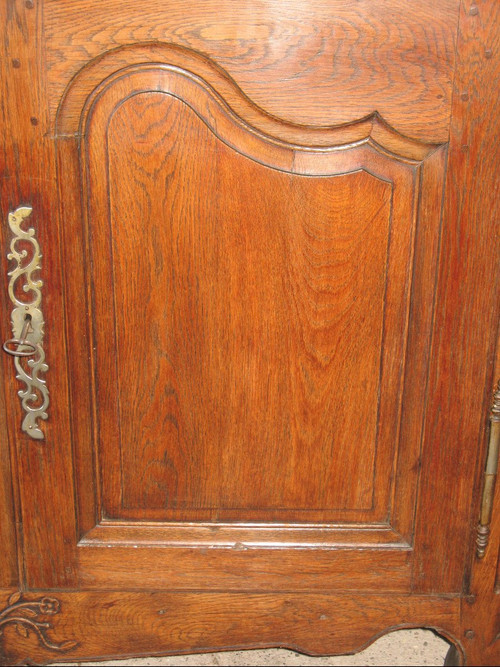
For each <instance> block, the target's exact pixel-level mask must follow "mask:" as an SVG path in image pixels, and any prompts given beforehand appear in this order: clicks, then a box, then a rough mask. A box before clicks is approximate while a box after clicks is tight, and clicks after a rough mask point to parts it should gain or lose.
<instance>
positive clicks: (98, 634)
mask: <svg viewBox="0 0 500 667" xmlns="http://www.w3.org/2000/svg"><path fill="white" fill-rule="evenodd" d="M57 597H58V599H59V600H60V602H61V611H60V613H59V614H58V616H57V623H55V622H54V625H55V628H54V632H56V633H57V635H58V636H64V637H67V638H68V639H72V640H74V641H77V642H78V645H77V646H76V647H75V648H74V649H73V650H71V651H69V652H67V653H66V654H65V655H64V656H61V655H58V654H56V653H54V652H50V651H47V650H44V649H43V648H41V647H39V646H38V645H37V643H36V640H34V639H33V638H28V639H23V638H22V637H19V636H17V637H16V635H15V631H13V630H12V629H11V630H10V631H7V630H6V637H5V644H4V654H3V655H4V661H5V662H4V664H20V662H19V661H20V660H23V659H24V660H26V658H29V659H30V661H31V662H35V663H36V664H46V663H47V662H58V661H60V662H64V663H68V662H72V661H78V660H84V659H87V660H88V659H90V660H92V659H93V658H94V657H95V656H97V655H99V656H103V657H105V658H109V659H111V658H113V657H118V656H119V657H124V658H125V657H127V656H132V655H134V656H150V655H162V654H163V655H165V654H168V653H176V652H182V651H184V648H185V646H186V644H187V643H188V644H189V646H191V647H192V648H193V651H194V652H203V651H216V650H218V649H224V648H225V649H244V648H266V647H270V646H283V647H287V648H291V649H294V650H298V651H304V652H307V653H311V654H313V655H322V654H337V653H338V654H344V653H350V652H353V651H358V650H361V649H363V648H365V647H366V646H368V645H369V644H370V643H371V642H373V641H374V640H375V639H377V638H378V637H379V636H381V635H382V634H384V633H386V632H388V631H391V630H396V629H398V628H404V627H405V628H408V627H421V626H423V625H427V626H428V627H429V625H430V626H431V627H433V628H435V629H436V630H438V632H440V633H441V634H442V635H444V636H445V637H449V636H450V635H451V636H452V637H453V632H454V630H453V628H454V627H455V625H456V622H457V618H458V616H459V601H458V599H456V598H455V599H453V598H448V599H446V598H440V597H437V596H436V597H432V596H420V597H418V596H414V597H410V596H402V595H395V596H394V597H393V603H392V605H391V607H388V605H387V598H385V597H382V596H381V595H358V596H356V595H352V596H346V595H331V594H322V593H309V594H306V595H304V593H300V594H297V593H290V592H289V593H282V594H280V595H276V594H271V595H270V594H269V593H252V594H250V593H243V594H237V593H211V594H207V593H176V592H170V593H167V592H165V591H157V592H152V593H150V594H147V595H146V594H144V593H133V592H128V593H127V592H123V593H117V592H81V593H72V592H59V593H57ZM381 608H382V609H384V610H385V613H384V617H383V620H382V619H381V616H380V609H381ZM360 610H362V615H361V618H362V621H361V622H360V621H359V619H360ZM227 617H230V618H231V627H230V628H229V629H228V627H227V625H226V623H225V619H226V618H227ZM340 619H343V621H342V626H343V623H345V630H344V629H343V627H342V630H340V625H339V622H340ZM55 620H56V619H54V621H55ZM311 628H313V629H314V631H311ZM89 629H92V632H89ZM9 660H10V662H9Z"/></svg>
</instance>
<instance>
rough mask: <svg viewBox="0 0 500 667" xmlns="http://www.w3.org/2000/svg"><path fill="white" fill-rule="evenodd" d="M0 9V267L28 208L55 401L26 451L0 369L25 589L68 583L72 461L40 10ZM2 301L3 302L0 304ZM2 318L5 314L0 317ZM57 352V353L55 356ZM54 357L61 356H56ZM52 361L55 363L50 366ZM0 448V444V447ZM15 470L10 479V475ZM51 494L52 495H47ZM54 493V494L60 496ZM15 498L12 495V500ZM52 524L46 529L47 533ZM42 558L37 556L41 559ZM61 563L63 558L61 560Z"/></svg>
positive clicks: (16, 5)
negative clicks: (38, 256)
mask: <svg viewBox="0 0 500 667" xmlns="http://www.w3.org/2000/svg"><path fill="white" fill-rule="evenodd" d="M1 4H2V15H1V18H2V26H3V42H4V46H5V49H6V54H7V57H6V58H5V60H4V63H5V64H6V68H7V69H5V70H4V69H3V70H2V96H1V97H2V101H1V105H2V122H3V123H4V126H3V127H2V132H1V134H2V138H3V141H2V144H3V151H2V158H3V159H4V160H5V162H4V163H3V164H2V179H1V180H0V187H1V188H2V191H1V195H2V197H1V214H2V221H1V225H2V228H3V229H2V252H1V256H2V264H3V266H4V267H5V264H4V261H5V260H4V259H3V258H5V257H6V255H7V249H8V242H9V240H10V239H9V238H8V235H7V234H5V232H6V231H7V230H6V229H5V225H6V220H7V214H8V212H9V210H13V209H14V208H16V207H17V206H19V205H21V204H26V205H30V206H32V208H33V211H34V212H33V222H34V225H35V226H36V228H37V235H38V239H39V242H40V245H41V247H42V248H43V255H44V257H43V271H44V281H45V282H46V285H50V290H48V291H47V294H46V295H44V315H45V318H46V322H47V323H48V326H47V328H46V335H45V342H46V357H47V360H48V363H49V364H50V365H51V381H52V382H53V383H54V386H57V387H58V398H57V400H56V401H55V405H54V406H53V408H52V410H53V411H52V417H51V420H50V423H48V422H47V423H46V425H45V426H46V441H45V444H44V446H43V448H42V447H41V446H35V447H33V446H30V445H32V443H31V442H27V440H29V438H26V437H24V436H23V434H22V433H21V432H20V431H19V424H20V423H21V419H22V415H21V410H20V402H19V397H18V396H17V390H18V389H19V384H18V382H17V381H16V380H15V374H14V372H13V366H12V360H11V359H5V357H6V355H4V354H3V353H2V364H3V371H4V377H5V396H6V402H7V405H6V408H7V411H6V414H5V415H3V418H5V419H6V424H7V427H8V429H9V441H10V443H12V445H13V448H14V450H15V451H14V452H13V465H12V469H13V471H14V476H15V477H14V484H13V486H14V490H16V488H17V485H19V486H18V488H19V495H18V496H17V494H15V500H16V501H17V507H16V519H17V520H18V521H19V524H20V525H23V524H24V525H25V526H29V527H30V528H29V530H27V531H26V532H25V534H24V536H23V538H22V542H21V543H22V545H23V556H24V569H25V573H24V574H23V575H22V576H25V577H26V581H27V582H28V583H32V582H34V581H37V580H38V581H40V580H41V581H46V582H49V581H50V582H51V584H50V585H64V584H68V582H69V581H71V563H72V561H71V555H72V548H71V547H70V541H69V536H70V535H71V536H73V535H74V534H75V517H74V514H73V513H72V512H67V513H66V512H61V511H60V508H61V498H72V496H73V486H72V477H73V474H72V459H71V445H70V440H69V438H68V401H67V394H66V392H65V390H66V387H67V373H66V368H65V364H64V350H65V344H66V343H65V337H64V326H63V325H62V324H61V319H62V318H61V313H62V309H61V304H60V300H59V299H60V294H61V292H62V288H61V264H60V261H59V257H58V247H57V218H56V217H55V216H54V214H53V208H52V207H53V206H54V202H55V198H54V193H53V190H52V188H53V187H54V185H55V169H54V167H55V161H54V146H53V144H52V143H51V142H50V141H48V140H46V139H44V136H45V134H46V132H47V129H48V126H47V119H48V115H47V106H46V104H45V101H46V100H45V97H44V94H43V90H45V86H44V84H43V68H41V67H40V57H41V53H40V32H41V7H40V6H39V4H37V5H36V6H34V7H33V8H32V9H28V8H26V7H25V6H24V4H23V3H21V2H18V1H16V0H8V2H5V3H1ZM1 273H2V283H3V285H4V286H5V287H4V290H5V291H4V298H5V295H6V294H7V291H6V290H7V273H6V271H5V270H2V272H1ZM4 303H5V302H4ZM4 312H8V311H4ZM1 322H2V333H3V340H5V339H6V338H8V337H9V335H8V334H7V331H8V328H9V326H10V323H9V317H8V316H7V315H6V316H5V317H2V318H1ZM61 351H62V352H63V354H62V355H61V354H60V353H61ZM61 357H62V358H61ZM55 359H60V361H59V362H58V363H57V364H55V363H54V364H52V363H51V361H52V360H55ZM2 446H5V445H4V443H2ZM16 471H17V474H16ZM55 490H57V491H55ZM58 494H61V495H60V496H59V495H58ZM16 496H17V497H16ZM47 526H52V528H53V530H48V529H47ZM43 552H45V553H47V554H50V556H49V557H48V558H44V559H42V558H40V554H41V553H43ZM68 557H69V560H68Z"/></svg>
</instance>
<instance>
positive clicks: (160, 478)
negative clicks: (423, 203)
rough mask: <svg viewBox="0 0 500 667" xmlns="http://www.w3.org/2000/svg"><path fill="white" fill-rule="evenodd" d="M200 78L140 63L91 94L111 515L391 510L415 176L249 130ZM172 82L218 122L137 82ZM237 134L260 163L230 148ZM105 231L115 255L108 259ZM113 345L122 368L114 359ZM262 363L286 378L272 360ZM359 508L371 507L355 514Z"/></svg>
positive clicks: (383, 162) (101, 386) (376, 161)
mask: <svg viewBox="0 0 500 667" xmlns="http://www.w3.org/2000/svg"><path fill="white" fill-rule="evenodd" d="M191 78H192V77H191V76H189V77H187V80H186V77H185V75H184V74H183V73H182V72H179V71H173V70H165V69H164V68H158V69H157V70H155V69H154V68H152V67H149V68H141V69H138V70H131V73H130V75H128V74H124V75H122V76H121V77H120V79H117V80H116V83H110V84H109V90H110V91H111V92H106V91H105V90H101V92H100V93H99V98H97V102H95V103H94V104H93V105H92V106H89V105H87V106H88V108H91V109H92V112H91V115H90V116H89V120H88V121H87V129H85V130H84V131H85V134H86V135H88V138H87V139H86V142H88V149H87V152H88V155H89V160H90V161H89V166H88V174H89V176H88V182H89V185H88V187H90V188H91V191H92V197H93V199H89V201H91V202H94V201H95V203H92V204H91V208H90V217H89V224H91V225H92V221H93V220H96V221H97V220H99V221H101V220H103V219H104V218H105V217H109V227H105V226H104V225H101V224H99V225H97V226H96V227H95V228H92V229H91V232H90V235H91V239H92V240H91V245H92V247H93V248H95V250H93V251H92V252H93V266H94V267H99V268H98V270H97V271H96V273H95V278H94V281H97V282H94V295H95V301H96V308H97V311H96V318H97V319H96V322H98V326H96V325H94V328H95V332H96V333H95V336H96V345H97V365H96V373H97V383H98V384H97V388H98V392H99V393H98V401H99V405H100V406H101V407H102V410H101V412H100V421H101V426H100V429H101V436H100V438H101V445H100V447H101V462H102V476H103V483H104V493H105V496H106V500H105V510H104V511H105V515H106V516H111V517H113V516H115V517H116V516H121V517H129V518H146V517H149V518H155V519H159V518H163V519H172V518H181V517H183V518H189V519H196V518H197V519H209V518H212V519H213V518H215V517H219V518H222V519H224V518H226V519H233V520H234V519H235V518H240V517H241V518H243V517H244V518H245V519H246V520H251V519H252V518H254V519H263V518H266V517H267V518H268V519H270V518H272V519H273V520H276V519H279V518H282V517H280V514H278V513H277V510H285V509H288V510H292V511H293V510H295V509H296V511H295V512H294V513H293V514H290V513H288V515H287V516H288V517H289V518H290V519H292V517H293V519H294V520H298V519H300V517H301V516H302V518H304V516H306V515H304V513H303V512H304V511H311V510H316V511H315V512H312V513H309V514H308V515H307V520H312V521H317V520H320V521H321V520H325V519H326V518H327V516H331V517H332V518H333V517H335V516H336V517H337V518H340V516H343V517H344V518H347V517H349V516H351V515H350V514H348V513H346V512H344V513H343V514H339V512H337V513H336V514H333V515H331V514H325V512H324V511H323V512H321V511H318V510H329V509H337V510H349V509H351V510H352V509H354V510H356V509H362V508H363V507H364V508H365V509H367V510H370V509H372V505H373V503H375V505H374V509H375V515H374V516H373V514H372V515H371V516H372V519H371V520H373V518H376V517H377V514H378V517H379V520H384V519H386V517H387V513H388V507H387V502H388V498H389V493H390V489H389V488H388V487H387V483H386V480H387V478H388V477H389V475H390V470H391V467H392V465H393V462H392V458H393V451H394V449H393V447H394V444H393V443H394V440H395V432H394V428H397V419H396V416H397V414H398V411H399V410H400V408H399V407H398V405H399V404H398V403H394V400H393V399H392V398H391V397H394V396H398V387H399V386H400V377H401V369H402V365H401V363H400V362H398V361H397V360H398V359H401V358H402V357H404V352H403V349H404V337H405V331H406V326H407V325H406V321H407V318H408V303H407V298H408V296H407V295H408V293H409V292H408V290H409V284H410V283H409V281H410V279H411V278H410V274H409V272H408V265H409V264H410V258H411V255H412V252H413V250H412V243H413V241H412V238H413V236H414V234H415V228H414V224H415V222H414V221H413V222H412V223H411V225H408V224H407V222H405V223H403V220H405V221H408V220H412V218H413V219H414V218H415V215H416V213H415V210H413V200H414V198H415V196H416V192H415V191H414V187H415V184H414V179H415V172H414V170H413V169H412V168H411V167H410V166H406V165H404V164H403V162H400V163H399V164H398V163H397V162H395V161H394V160H393V159H392V158H384V157H383V156H382V155H378V156H377V153H375V152H373V151H371V152H370V151H368V152H367V151H365V149H363V148H360V149H356V150H354V151H349V150H344V151H342V152H340V151H332V150H330V151H329V152H327V153H325V152H317V153H312V152H311V149H308V152H306V151H305V150H304V149H301V148H300V147H299V146H297V147H293V148H292V147H291V146H287V145H285V144H280V143H278V145H277V146H276V143H277V142H276V140H274V141H273V143H270V141H269V139H266V138H265V137H263V136H259V135H257V134H256V133H255V131H254V132H253V133H252V135H250V137H249V138H248V137H247V136H246V135H247V134H248V131H247V130H244V129H243V130H242V129H240V127H239V125H238V124H236V122H235V121H234V122H233V127H232V126H231V125H230V124H228V118H227V117H226V116H225V115H222V116H221V111H222V113H224V108H223V107H222V108H217V106H216V105H214V103H213V101H212V98H211V97H210V96H208V97H207V95H208V94H207V93H206V91H205V89H204V88H203V87H202V86H201V85H199V84H196V85H198V87H199V88H200V90H199V93H198V97H196V92H197V91H196V90H194V92H193V82H192V81H191ZM129 79H130V81H129ZM179 79H180V82H179ZM161 81H162V82H163V85H164V86H166V87H167V88H166V90H167V91H172V92H174V91H175V93H177V94H180V93H181V92H183V93H184V94H185V95H187V98H188V102H189V105H190V107H191V108H192V109H193V110H194V111H196V112H197V113H198V114H199V115H202V116H203V118H204V120H205V122H206V123H209V124H210V127H211V128H212V131H210V130H209V128H207V127H205V126H204V124H203V123H202V122H201V120H200V119H198V118H197V117H196V116H195V114H194V113H192V112H191V111H189V107H187V106H185V105H183V103H182V102H176V101H175V98H170V97H168V96H167V95H165V94H164V93H159V92H156V93H153V92H150V93H148V94H146V93H145V92H142V93H141V91H146V90H147V89H148V88H150V89H151V90H152V91H153V90H158V86H160V85H161V84H160V82H161ZM195 83H196V82H195ZM132 94H133V97H131V95H132ZM200 95H201V97H200ZM121 98H123V99H124V100H125V102H121V101H120V99H121ZM204 98H207V101H205V99H204ZM201 100H203V106H202V104H201ZM205 106H207V108H210V115H208V116H205V115H204V114H205V111H204V109H205ZM110 113H112V114H113V116H112V121H111V124H110V120H109V118H108V114H110ZM233 128H234V130H233ZM212 132H217V134H218V136H221V137H222V139H223V141H224V143H222V142H221V141H219V140H218V139H217V138H216V136H214V134H212ZM219 133H220V134H219ZM104 137H106V138H107V139H106V140H103V138H104ZM240 143H241V144H242V146H243V149H240V150H244V151H245V152H246V153H247V154H249V155H251V156H252V157H253V159H254V161H255V162H250V161H248V160H242V159H241V157H239V156H238V154H237V153H236V152H234V151H232V150H230V149H228V148H227V147H226V146H225V145H224V144H228V145H229V146H237V147H239V145H240ZM184 146H191V147H194V146H196V149H195V150H194V151H192V150H190V151H188V152H186V151H185V150H184V149H183V147H184ZM125 147H128V148H125ZM124 151H125V152H124ZM299 151H300V153H299ZM344 153H345V154H344ZM193 156H195V157H193ZM266 162H267V163H268V164H270V165H272V166H274V165H275V164H277V166H278V167H279V168H280V169H284V168H286V167H288V170H289V171H297V172H298V173H300V174H303V175H304V176H305V175H307V174H308V173H312V174H316V173H318V174H328V173H330V174H342V173H345V172H349V171H353V172H355V171H356V170H359V169H370V170H371V171H372V172H374V173H375V174H377V173H378V174H379V175H378V176H377V177H376V178H375V179H374V177H373V176H372V175H368V174H367V173H366V172H359V173H353V175H352V176H350V177H349V178H347V176H342V177H341V176H335V177H333V178H330V179H326V178H322V179H314V178H304V176H302V177H301V178H300V179H299V180H297V178H296V177H295V178H293V177H292V176H291V174H290V173H288V174H287V173H283V172H282V171H271V170H269V169H267V170H263V168H262V166H259V164H260V165H261V164H265V163H266ZM256 163H259V164H256ZM207 164H209V165H211V168H210V169H209V170H208V171H207V170H206V165H207ZM101 165H108V166H107V171H106V172H104V173H103V172H102V171H101ZM115 165H117V166H116V167H115ZM118 165H119V166H118ZM124 170H125V171H124ZM380 179H382V180H380ZM391 181H392V182H393V184H394V187H395V188H396V187H397V192H398V193H399V194H398V196H397V197H395V198H394V201H393V195H392V190H391V188H390V186H389V183H390V182H391ZM257 183H259V188H260V194H259V197H258V198H255V197H253V193H254V192H255V189H256V184H257ZM184 184H186V185H184ZM118 187H119V190H118V189H117V188H118ZM431 190H432V188H430V189H429V192H431ZM193 191H196V193H197V201H196V202H193V201H192V192H193ZM214 191H217V192H218V193H219V195H218V196H217V198H216V199H214V198H213V197H212V196H211V193H212V192H214ZM377 192H380V194H376V193H377ZM224 193H228V194H227V196H224ZM367 193H370V195H369V196H367ZM412 193H413V194H412ZM389 201H390V205H389ZM108 202H112V204H111V208H110V209H109V211H108V206H109V204H108ZM352 202H359V203H357V204H356V205H355V206H352ZM388 207H389V208H388ZM384 210H385V211H386V212H385V213H384ZM165 211H168V214H167V215H165ZM388 216H390V217H388ZM393 217H394V220H393V219H392V218H393ZM384 218H385V220H384ZM242 220H246V222H245V224H242V223H241V222H239V223H235V222H234V221H242ZM270 220H272V224H269V221H270ZM389 221H391V222H390V224H391V227H392V229H391V230H390V227H389V226H388V225H389ZM400 221H401V222H400ZM429 222H430V224H431V226H433V227H434V228H436V227H437V225H436V221H433V222H431V221H429ZM121 226H123V231H120V230H121V229H122V227H121ZM384 230H385V231H384ZM390 236H391V241H390V242H389V237H390ZM148 239H151V240H148ZM106 246H109V248H110V253H111V257H113V258H116V259H113V260H112V265H110V264H109V262H107V261H106V262H105V263H104V264H102V265H100V264H99V263H100V261H101V260H100V258H101V257H102V252H101V249H102V248H104V247H106ZM377 247H378V250H377V251H375V249H376V248H377ZM366 248H370V255H369V256H368V255H366V254H364V249H366ZM243 249H244V254H242V250H243ZM249 259H250V260H251V261H249ZM263 275H265V276H266V281H265V283H263V282H262V280H261V276H263ZM285 276H286V278H285V280H284V277H285ZM108 285H114V290H113V292H110V291H109V289H108V287H107V286H108ZM405 295H406V296H405ZM158 304H161V306H159V305H158ZM113 308H114V309H115V315H113ZM134 313H135V314H134ZM249 313H253V316H252V317H250V318H249V317H248V315H249ZM113 321H114V323H113ZM145 322H147V325H146V326H145V328H144V325H145ZM252 322H255V325H252V324H251V323H252ZM325 322H328V323H329V324H328V326H326V327H325V324H324V323H325ZM359 322H362V323H363V324H362V328H361V329H360V327H359ZM252 326H253V328H249V327H252ZM228 327H229V328H228ZM143 328H144V333H142V334H141V336H140V339H139V342H137V332H138V331H139V330H142V329H143ZM113 332H114V333H113ZM177 332H178V333H177ZM382 335H384V336H385V342H384V348H383V353H382V356H380V354H381V349H382ZM330 341H336V342H335V348H332V347H331V345H332V342H330ZM132 346H135V353H134V354H133V355H130V354H129V353H128V352H129V350H130V349H131V348H132ZM114 348H116V350H117V352H116V353H115V352H114ZM214 352H215V353H216V354H215V356H214ZM263 353H265V355H266V356H262V354H263ZM116 354H117V355H118V356H116ZM115 356H116V369H119V372H118V371H115V370H114V368H113V365H112V367H111V368H109V367H108V365H106V364H104V363H103V360H104V359H111V358H114V357H115ZM99 359H101V361H99ZM271 359H273V360H275V368H276V371H275V372H277V375H276V376H270V375H269V369H270V368H271V364H270V360H271ZM276 360H277V361H276ZM381 364H382V365H383V371H384V372H383V373H382V366H381ZM181 369H182V370H181ZM193 373H194V375H192V374H193ZM120 375H121V377H123V378H124V382H123V383H122V382H121V381H120V379H119V378H120ZM142 378H145V381H146V384H142V383H143V380H142ZM155 378H157V380H155ZM352 378H354V381H353V379H352ZM139 382H140V383H141V384H138V383H139ZM149 382H152V383H153V384H152V390H151V389H150V387H149V384H148V383H149ZM380 382H382V385H381V387H382V389H380V388H379V387H380V385H379V383H380ZM134 383H135V384H134ZM155 383H157V384H156V385H155ZM165 383H166V384H165ZM116 387H118V395H117V390H116ZM247 387H249V388H251V390H252V394H250V395H248V394H247ZM235 388H236V392H235ZM340 388H342V393H339V389H340ZM151 391H153V393H151ZM228 392H230V393H228ZM346 392H347V393H346ZM130 394H132V395H133V396H137V397H138V400H137V401H136V402H135V403H132V404H131V402H130V400H129V395H130ZM379 394H382V396H383V399H382V402H381V403H380V404H379V399H378V396H379ZM347 395H348V396H349V398H348V399H346V396H347ZM336 397H337V398H336ZM168 405H171V407H170V408H169V407H168ZM394 411H396V412H394ZM114 415H116V416H114ZM276 415H280V416H281V417H280V420H277V419H276ZM391 415H392V416H391ZM214 416H215V419H214ZM325 420H326V421H325ZM379 421H380V422H381V424H382V425H383V426H382V428H383V434H384V437H383V440H382V443H381V444H379V451H378V453H377V457H378V461H377V465H378V470H379V478H378V482H377V488H378V491H377V493H376V496H377V497H376V498H375V499H374V498H373V494H374V491H375V487H373V486H372V484H373V465H374V461H375V458H374V457H375V449H374V447H375V446H376V438H377V429H378V422H379ZM360 429H361V430H360ZM391 429H392V430H391ZM159 431H162V432H163V436H162V438H160V439H159V440H158V435H157V433H158V432H159ZM169 433H170V434H171V435H169ZM120 437H121V438H122V444H121V445H120ZM198 441H199V444H198ZM108 442H109V443H116V444H113V445H112V446H111V445H108V444H106V443H108ZM246 443H247V444H246ZM273 443H276V444H273ZM282 443H287V444H286V447H284V446H283V444H282ZM332 443H333V449H331V448H332ZM354 443H355V447H356V449H353V444H354ZM110 446H111V449H109V447H110ZM249 447H250V448H249ZM300 452H303V453H302V454H300ZM176 457H177V458H176ZM117 460H121V467H122V471H121V477H122V479H121V480H120V477H119V474H118V472H119V471H118V470H117V468H116V465H115V463H114V462H115V461H117ZM363 466H365V467H363ZM287 471H288V472H287ZM364 471H366V472H364ZM277 475H279V477H280V485H278V486H277V485H276V484H275V483H274V479H275V477H276V476H277ZM363 475H364V476H363ZM250 479H251V480H252V484H251V485H249V484H248V481H249V480H250ZM313 480H314V484H311V482H312V481H313ZM346 480H349V483H346ZM356 480H358V481H356ZM191 485H194V487H193V488H194V490H192V489H191ZM172 493H173V496H172ZM221 493H223V494H224V495H223V496H222V495H221ZM144 494H146V495H144ZM193 494H194V495H193ZM245 494H249V495H245ZM346 494H350V495H346ZM266 507H267V508H268V510H274V513H271V514H269V513H268V512H267V513H266V510H265V509H264V508H266ZM161 508H163V511H161ZM239 508H241V509H244V508H245V509H246V511H245V513H244V514H241V513H240V512H238V510H239ZM200 509H201V510H206V511H204V512H202V513H200V512H199V511H198V512H192V511H191V512H189V510H200ZM134 510H136V511H134ZM165 510H171V511H170V512H168V511H165ZM174 510H175V511H174ZM181 510H184V512H181ZM210 510H212V511H210ZM225 510H234V511H232V512H225ZM249 510H251V511H249ZM301 512H302V515H301ZM363 516H365V517H366V518H368V517H369V516H370V513H369V514H365V515H361V516H359V515H358V517H357V519H358V521H359V520H362V518H363ZM354 518H356V515H352V519H354ZM352 519H351V520H352Z"/></svg>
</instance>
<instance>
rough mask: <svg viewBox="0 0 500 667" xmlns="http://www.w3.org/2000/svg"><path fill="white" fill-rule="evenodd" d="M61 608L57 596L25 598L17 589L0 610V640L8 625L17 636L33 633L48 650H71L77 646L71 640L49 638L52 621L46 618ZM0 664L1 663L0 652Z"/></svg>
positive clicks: (24, 636) (27, 636) (25, 636)
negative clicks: (59, 640) (60, 640)
mask: <svg viewBox="0 0 500 667" xmlns="http://www.w3.org/2000/svg"><path fill="white" fill-rule="evenodd" d="M60 610H61V605H60V602H59V600H58V599H57V598H54V597H48V596H44V597H41V598H39V599H35V600H25V599H24V597H23V594H22V593H21V592H19V591H16V592H15V593H12V595H10V597H9V598H8V600H7V606H6V607H4V608H3V609H2V610H1V611H0V642H3V638H4V631H5V629H6V628H7V627H8V626H12V627H14V628H15V631H16V633H17V634H18V635H19V637H23V638H26V639H27V638H29V637H30V636H31V635H34V636H35V637H36V638H37V640H38V642H39V644H40V646H42V647H43V648H45V649H48V650H49V651H57V652H64V651H71V650H72V649H74V648H76V647H77V646H78V643H77V642H75V641H72V640H66V641H62V642H56V641H54V640H52V639H51V631H52V629H53V626H52V623H50V622H49V621H48V620H44V619H47V618H49V617H51V616H55V615H56V614H58V613H59V612H60ZM0 664H7V663H2V659H1V653H0Z"/></svg>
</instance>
